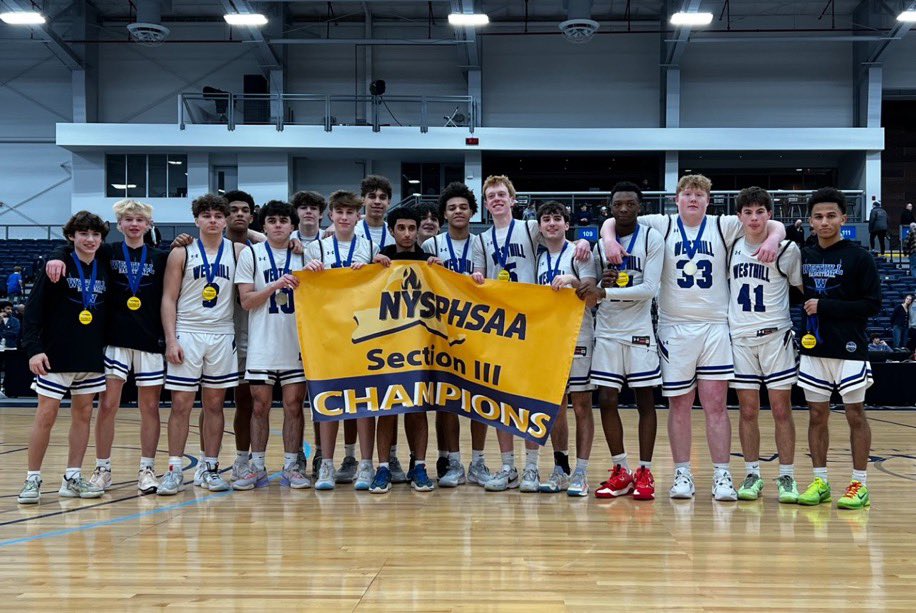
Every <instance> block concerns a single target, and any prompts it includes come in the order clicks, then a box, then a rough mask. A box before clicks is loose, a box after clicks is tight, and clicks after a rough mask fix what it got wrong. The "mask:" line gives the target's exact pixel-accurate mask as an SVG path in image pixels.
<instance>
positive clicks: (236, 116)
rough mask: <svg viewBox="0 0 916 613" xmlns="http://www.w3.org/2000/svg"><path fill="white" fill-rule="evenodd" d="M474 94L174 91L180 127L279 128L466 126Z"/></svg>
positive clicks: (471, 120)
mask: <svg viewBox="0 0 916 613" xmlns="http://www.w3.org/2000/svg"><path fill="white" fill-rule="evenodd" d="M477 118H478V112H477V101H476V100H475V99H474V97H473V96H355V95H351V96H346V95H330V94H233V93H231V92H218V93H213V92H206V93H203V92H201V93H198V92H184V93H181V94H178V127H179V128H180V129H182V130H184V128H185V125H187V124H189V123H190V124H221V125H225V126H226V128H227V129H229V130H234V129H235V127H236V126H237V125H272V126H274V127H275V128H276V129H277V130H278V131H282V130H283V128H284V127H285V126H289V125H307V126H324V129H325V130H326V131H327V132H330V131H331V130H333V129H334V127H335V126H372V131H373V132H378V131H379V130H381V128H382V127H384V126H390V125H398V126H417V127H419V128H420V131H421V132H427V131H428V130H429V127H430V126H442V127H447V128H449V127H451V128H466V129H467V130H468V131H470V132H474V127H475V126H476V125H478V120H477Z"/></svg>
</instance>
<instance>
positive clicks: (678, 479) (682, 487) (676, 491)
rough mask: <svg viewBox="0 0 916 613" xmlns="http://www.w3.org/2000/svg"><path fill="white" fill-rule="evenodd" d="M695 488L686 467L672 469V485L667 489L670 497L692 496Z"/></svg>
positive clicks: (691, 476)
mask: <svg viewBox="0 0 916 613" xmlns="http://www.w3.org/2000/svg"><path fill="white" fill-rule="evenodd" d="M695 493H696V488H695V487H694V485H693V475H691V474H690V471H689V470H687V469H686V468H678V469H677V470H676V471H674V485H672V486H671V489H670V490H668V495H669V496H671V498H693V495H694V494H695Z"/></svg>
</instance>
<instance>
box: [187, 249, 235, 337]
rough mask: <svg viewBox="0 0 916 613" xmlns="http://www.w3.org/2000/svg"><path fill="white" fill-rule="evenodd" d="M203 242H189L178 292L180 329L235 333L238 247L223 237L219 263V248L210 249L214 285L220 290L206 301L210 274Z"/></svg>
mask: <svg viewBox="0 0 916 613" xmlns="http://www.w3.org/2000/svg"><path fill="white" fill-rule="evenodd" d="M199 245H200V243H199V242H198V241H196V240H195V241H194V242H193V243H191V244H190V245H188V246H187V247H186V248H185V249H186V250H187V256H186V257H185V264H184V277H182V279H181V292H180V293H179V294H178V322H177V326H176V331H177V332H203V333H209V334H235V327H234V325H233V319H232V315H233V312H234V310H235V286H234V285H233V279H234V278H235V247H234V245H233V243H232V241H230V240H229V239H227V238H224V239H223V253H222V256H221V257H220V260H219V265H218V266H217V265H216V251H213V252H212V253H211V252H209V251H208V252H207V262H208V264H209V265H210V267H211V269H212V270H213V273H214V274H213V284H214V285H215V286H216V287H217V290H218V293H217V295H216V298H214V299H213V300H205V299H204V297H203V291H204V288H205V287H206V286H207V274H206V271H205V270H204V261H203V258H202V257H201V254H200V246H199Z"/></svg>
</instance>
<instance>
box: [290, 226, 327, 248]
mask: <svg viewBox="0 0 916 613" xmlns="http://www.w3.org/2000/svg"><path fill="white" fill-rule="evenodd" d="M289 238H290V240H293V239H295V240H297V241H299V242H300V243H302V246H303V247H308V246H309V245H311V244H312V243H314V242H315V241H317V240H318V239H319V238H321V229H319V230H318V233H317V234H316V235H315V236H303V234H302V232H300V231H299V230H298V229H296V230H293V233H292V234H291V235H290V237H289Z"/></svg>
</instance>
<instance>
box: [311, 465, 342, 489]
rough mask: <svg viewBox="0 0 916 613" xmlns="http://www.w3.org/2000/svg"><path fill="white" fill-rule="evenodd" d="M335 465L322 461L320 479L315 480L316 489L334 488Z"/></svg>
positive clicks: (319, 471)
mask: <svg viewBox="0 0 916 613" xmlns="http://www.w3.org/2000/svg"><path fill="white" fill-rule="evenodd" d="M335 476H336V475H335V474H334V467H333V466H329V465H327V464H325V463H324V462H322V463H321V464H320V465H319V466H318V479H316V480H315V489H316V490H333V489H334V483H336V481H337V480H336V479H335Z"/></svg>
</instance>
